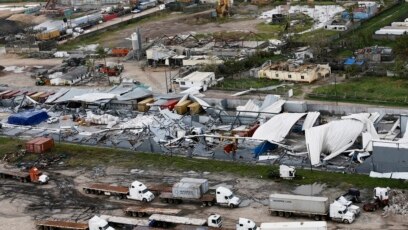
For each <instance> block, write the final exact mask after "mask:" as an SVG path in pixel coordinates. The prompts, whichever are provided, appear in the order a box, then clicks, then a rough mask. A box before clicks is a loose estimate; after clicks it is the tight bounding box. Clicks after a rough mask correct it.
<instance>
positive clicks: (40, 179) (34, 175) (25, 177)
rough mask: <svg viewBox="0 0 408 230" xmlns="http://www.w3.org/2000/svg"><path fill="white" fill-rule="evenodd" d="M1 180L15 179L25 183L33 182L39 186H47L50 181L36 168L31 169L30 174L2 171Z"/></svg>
mask: <svg viewBox="0 0 408 230" xmlns="http://www.w3.org/2000/svg"><path fill="white" fill-rule="evenodd" d="M0 178H4V179H15V180H19V181H21V182H24V183H27V182H31V183H39V184H46V183H48V181H49V179H50V178H49V177H48V176H47V175H45V174H43V173H42V172H41V171H40V170H38V169H37V168H36V167H33V168H31V169H30V170H29V171H28V172H22V171H13V170H0Z"/></svg>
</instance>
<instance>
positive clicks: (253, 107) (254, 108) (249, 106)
mask: <svg viewBox="0 0 408 230" xmlns="http://www.w3.org/2000/svg"><path fill="white" fill-rule="evenodd" d="M241 111H246V112H241ZM251 112H254V113H251ZM258 112H259V106H258V105H257V104H256V103H255V102H254V101H253V100H248V102H247V103H246V104H245V105H244V106H237V114H239V115H240V116H252V117H256V116H258Z"/></svg>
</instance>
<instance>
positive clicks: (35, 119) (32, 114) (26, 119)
mask: <svg viewBox="0 0 408 230" xmlns="http://www.w3.org/2000/svg"><path fill="white" fill-rule="evenodd" d="M47 118H48V114H47V112H45V111H43V110H31V111H25V112H21V113H16V114H13V115H11V116H9V118H8V123H9V124H13V125H37V124H40V123H41V122H43V121H45V120H47Z"/></svg>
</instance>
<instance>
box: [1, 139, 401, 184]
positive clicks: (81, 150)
mask: <svg viewBox="0 0 408 230" xmlns="http://www.w3.org/2000/svg"><path fill="white" fill-rule="evenodd" d="M19 144H23V141H21V140H17V139H10V138H5V137H0V148H1V149H2V150H4V151H2V152H1V153H0V158H2V155H4V154H5V153H8V152H12V151H15V150H16V146H17V145H19ZM62 153H63V154H65V155H66V156H67V161H66V166H69V167H85V168H92V167H98V166H102V165H109V166H116V167H122V168H129V169H131V168H140V169H147V168H155V169H157V170H172V171H185V170H193V171H197V172H205V171H206V172H212V173H231V174H233V175H236V176H241V177H242V176H245V177H251V178H263V179H267V180H268V176H269V174H270V173H271V171H272V170H275V169H277V166H270V165H258V164H243V163H236V162H225V161H216V160H204V159H195V158H185V157H178V156H169V155H158V154H152V153H150V154H149V153H137V152H134V151H128V150H122V149H110V148H99V147H90V146H82V145H72V144H64V143H60V144H58V143H57V145H56V148H55V149H54V150H53V151H52V152H50V153H48V154H49V155H54V154H62ZM36 156H37V155H34V154H28V155H27V156H26V157H25V159H31V160H32V159H33V158H35V157H36ZM21 160H24V159H21ZM297 175H298V179H295V180H293V181H285V183H290V184H310V183H315V182H318V183H325V184H327V185H329V186H338V185H340V184H342V185H343V186H345V187H347V186H355V187H358V188H373V187H376V186H385V187H387V186H389V187H392V188H406V187H407V186H408V185H407V183H406V182H405V183H404V182H401V181H399V180H390V179H378V178H370V177H368V176H366V175H353V176H351V175H349V174H342V173H333V172H322V171H311V170H309V169H299V170H297Z"/></svg>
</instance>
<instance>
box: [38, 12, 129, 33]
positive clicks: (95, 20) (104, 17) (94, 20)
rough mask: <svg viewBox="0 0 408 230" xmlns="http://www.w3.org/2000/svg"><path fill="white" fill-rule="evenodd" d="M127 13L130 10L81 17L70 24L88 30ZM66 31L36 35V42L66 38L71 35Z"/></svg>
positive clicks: (51, 31) (53, 31) (49, 31)
mask: <svg viewBox="0 0 408 230" xmlns="http://www.w3.org/2000/svg"><path fill="white" fill-rule="evenodd" d="M128 13H130V9H129V10H122V11H119V12H118V13H112V14H101V13H95V14H89V15H86V16H83V17H79V18H75V19H72V20H71V22H70V24H71V25H74V26H75V27H79V28H81V29H87V28H90V27H92V26H95V25H97V24H99V23H100V22H107V21H110V20H113V19H115V18H117V17H120V16H123V15H125V14H128ZM67 31H68V30H65V31H60V30H59V29H55V30H47V31H44V32H41V33H38V34H37V35H36V38H37V40H40V41H48V40H54V39H60V38H65V37H66V36H68V35H71V33H68V32H67Z"/></svg>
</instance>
